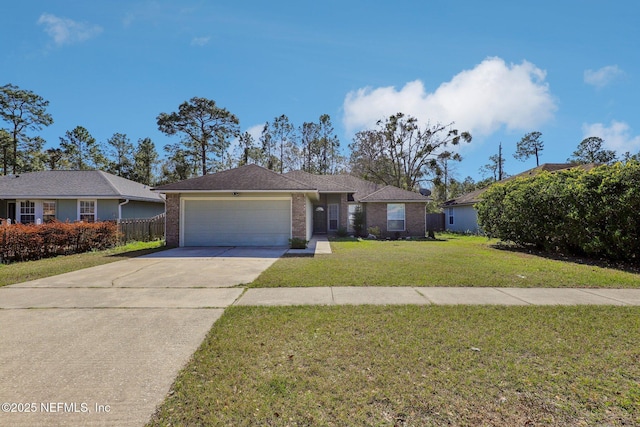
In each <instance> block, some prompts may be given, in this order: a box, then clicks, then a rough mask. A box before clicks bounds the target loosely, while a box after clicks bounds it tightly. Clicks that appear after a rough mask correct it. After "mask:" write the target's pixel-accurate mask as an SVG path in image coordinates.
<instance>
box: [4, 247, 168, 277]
mask: <svg viewBox="0 0 640 427" xmlns="http://www.w3.org/2000/svg"><path fill="white" fill-rule="evenodd" d="M164 248H165V246H164V241H160V240H157V241H154V242H134V243H129V244H126V245H123V246H116V247H115V248H113V249H107V250H104V251H93V252H85V253H82V254H74V255H67V256H58V257H55V258H46V259H40V260H37V261H25V262H15V263H13V264H8V265H7V264H0V286H5V285H12V284H14V283H21V282H26V281H29V280H35V279H41V278H43V277H49V276H55V275H56V274H62V273H68V272H70V271H75V270H81V269H83V268H88V267H95V266H97V265H102V264H108V263H111V262H115V261H122V260H124V259H127V258H133V257H136V256H141V255H146V254H149V253H152V252H157V251H159V250H164Z"/></svg>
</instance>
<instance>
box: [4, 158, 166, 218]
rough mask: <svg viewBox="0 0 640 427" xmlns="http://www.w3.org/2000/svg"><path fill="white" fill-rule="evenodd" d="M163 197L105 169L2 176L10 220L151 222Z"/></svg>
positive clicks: (160, 210) (162, 211) (159, 211)
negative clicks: (134, 219)
mask: <svg viewBox="0 0 640 427" xmlns="http://www.w3.org/2000/svg"><path fill="white" fill-rule="evenodd" d="M162 213H164V199H163V198H162V196H161V195H159V194H158V193H154V192H153V191H151V189H150V188H149V187H148V186H146V185H143V184H139V183H137V182H134V181H130V180H128V179H124V178H120V177H118V176H115V175H111V174H109V173H106V172H102V171H96V170H93V171H44V172H29V173H22V174H19V175H7V176H3V177H0V218H9V219H11V222H20V223H23V224H26V223H41V222H45V221H49V220H54V219H55V220H58V221H63V222H65V221H69V222H74V221H86V222H93V221H106V220H118V219H125V218H151V217H153V216H156V215H159V214H162Z"/></svg>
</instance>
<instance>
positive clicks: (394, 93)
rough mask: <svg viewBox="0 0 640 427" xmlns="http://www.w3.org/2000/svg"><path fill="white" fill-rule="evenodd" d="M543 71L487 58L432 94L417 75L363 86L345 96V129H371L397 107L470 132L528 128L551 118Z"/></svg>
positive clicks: (527, 64)
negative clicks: (383, 84)
mask: <svg viewBox="0 0 640 427" xmlns="http://www.w3.org/2000/svg"><path fill="white" fill-rule="evenodd" d="M545 78H546V72H545V71H543V70H541V69H540V68H538V67H536V66H535V65H534V64H532V63H530V62H527V61H523V62H522V63H521V64H510V65H507V64H506V63H505V62H504V60H502V59H501V58H487V59H485V60H484V61H482V62H481V63H480V64H478V65H477V66H476V67H475V68H473V69H471V70H465V71H462V72H460V73H459V74H457V75H456V76H454V77H453V78H452V79H451V81H448V82H445V83H442V84H441V85H440V86H439V87H438V88H437V89H436V90H435V91H434V92H433V93H428V92H427V91H426V90H425V87H424V84H423V83H422V81H420V80H415V81H412V82H409V83H407V84H406V85H405V86H404V87H403V88H402V89H400V90H399V91H398V90H396V88H395V87H381V88H376V89H373V88H370V87H367V88H363V89H358V90H356V91H353V92H349V93H348V94H347V96H346V97H345V100H344V105H343V107H344V124H345V128H346V129H347V131H348V132H354V131H357V130H360V129H363V128H371V127H372V126H374V125H375V122H376V121H378V120H380V119H384V118H386V117H389V116H390V115H392V114H395V113H397V112H403V113H405V114H409V115H412V116H414V117H416V118H418V119H419V120H422V121H426V120H430V121H431V122H433V123H435V122H441V123H450V122H455V123H456V127H457V128H458V129H461V130H466V131H469V132H471V134H472V135H485V136H486V135H489V134H491V133H493V132H495V131H497V130H498V129H499V128H501V127H502V126H504V127H506V128H507V129H510V130H511V129H519V130H531V129H534V128H536V127H537V126H539V125H540V124H542V123H544V122H546V121H548V120H550V119H551V118H552V117H553V114H554V112H555V110H556V109H557V106H556V104H555V101H554V99H553V97H552V95H551V93H550V91H549V86H548V84H547V83H546V82H545Z"/></svg>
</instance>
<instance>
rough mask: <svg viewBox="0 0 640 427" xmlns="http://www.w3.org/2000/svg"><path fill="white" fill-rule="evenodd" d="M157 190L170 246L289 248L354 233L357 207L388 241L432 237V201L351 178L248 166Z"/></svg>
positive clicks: (368, 223) (161, 187) (367, 222)
mask: <svg viewBox="0 0 640 427" xmlns="http://www.w3.org/2000/svg"><path fill="white" fill-rule="evenodd" d="M154 190H155V191H157V192H159V193H161V194H165V195H166V200H167V225H166V239H167V245H170V246H284V245H288V244H289V239H290V238H301V239H306V240H309V239H310V238H311V236H312V235H313V234H314V233H315V234H330V233H336V232H338V230H340V229H344V230H352V221H353V214H354V213H355V209H356V206H358V205H359V206H361V208H362V210H363V212H364V213H365V218H366V227H378V228H379V229H380V231H381V234H382V236H383V237H396V236H399V237H400V236H401V237H404V236H424V235H425V209H426V202H427V200H428V199H427V198H426V197H424V196H422V195H420V194H418V193H414V192H411V191H405V190H402V189H400V188H397V187H393V186H383V185H378V184H374V183H372V182H368V181H364V180H361V179H358V178H355V177H353V176H350V175H312V174H309V173H306V172H302V171H295V172H289V173H285V174H279V173H276V172H274V171H271V170H268V169H265V168H263V167H260V166H257V165H246V166H242V167H239V168H236V169H230V170H226V171H223V172H218V173H215V174H211V175H205V176H201V177H198V178H192V179H188V180H185V181H180V182H176V183H172V184H167V185H163V186H159V187H157V188H155V189H154Z"/></svg>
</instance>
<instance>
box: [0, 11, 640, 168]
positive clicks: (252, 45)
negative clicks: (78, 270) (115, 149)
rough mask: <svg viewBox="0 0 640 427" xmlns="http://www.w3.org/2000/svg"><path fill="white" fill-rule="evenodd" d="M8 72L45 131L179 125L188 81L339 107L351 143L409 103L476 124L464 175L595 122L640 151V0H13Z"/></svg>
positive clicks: (233, 105)
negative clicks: (529, 138) (163, 117)
mask: <svg viewBox="0 0 640 427" xmlns="http://www.w3.org/2000/svg"><path fill="white" fill-rule="evenodd" d="M2 9H3V10H2V13H3V16H4V17H5V19H4V20H3V25H2V26H0V70H2V71H0V75H1V76H2V78H1V79H0V84H7V83H12V84H14V85H18V86H19V87H21V88H23V89H28V90H31V91H33V92H35V93H37V94H39V95H41V96H43V97H44V98H45V99H47V100H49V101H50V107H49V110H48V111H49V112H50V113H51V114H52V116H53V119H54V122H55V123H54V124H53V125H52V126H50V127H48V128H46V129H44V130H43V131H42V132H40V135H41V136H42V137H43V138H45V139H46V140H47V146H57V145H58V143H59V137H60V136H63V135H64V133H65V132H66V131H67V130H71V129H73V128H74V127H75V126H77V125H81V126H84V127H86V128H87V129H88V130H89V132H91V134H92V135H93V136H94V137H95V138H96V139H98V140H99V141H106V139H107V138H109V137H110V136H111V135H113V134H114V133H116V132H120V133H126V134H127V135H128V136H129V138H130V139H131V140H132V141H133V142H136V141H137V140H138V139H139V138H144V137H151V138H152V139H153V141H154V142H155V144H156V147H157V148H158V150H159V151H161V149H162V147H163V146H164V145H165V144H168V143H171V142H177V140H176V139H174V138H170V137H167V136H165V135H163V134H162V133H160V132H159V131H158V129H157V125H156V117H157V115H158V114H159V113H161V112H171V111H175V110H177V107H178V105H179V104H180V103H181V102H183V101H186V100H188V99H190V98H191V97H194V96H199V97H206V98H210V99H213V100H215V101H216V102H217V103H218V105H220V106H221V107H225V108H227V109H228V110H230V111H231V112H232V113H234V114H236V115H237V116H238V117H239V119H240V123H241V127H242V130H250V131H251V132H252V133H254V134H256V135H257V134H258V133H259V129H260V128H261V126H262V125H263V124H264V122H265V121H267V120H269V121H271V120H273V118H274V117H276V116H279V115H281V114H286V115H287V116H289V118H290V119H291V121H292V122H293V123H294V124H295V125H296V126H298V125H301V124H302V123H303V122H304V121H317V120H318V117H319V116H320V115H321V114H324V113H327V114H329V115H330V116H331V117H332V120H333V123H334V125H335V128H336V131H337V135H338V137H339V139H340V141H341V145H342V146H343V147H345V148H346V146H347V145H348V144H349V143H350V142H351V140H352V137H353V135H354V133H355V132H357V131H358V130H360V129H364V128H368V127H372V126H373V125H374V123H375V122H376V121H377V120H378V119H382V118H385V117H388V116H389V115H391V114H394V113H396V112H398V111H402V112H404V113H407V114H411V115H414V116H416V117H418V118H419V119H421V120H423V121H427V120H430V121H431V122H432V123H435V122H443V123H448V122H452V121H453V122H455V125H456V127H458V128H460V129H461V130H468V131H470V132H471V133H472V135H473V137H474V139H473V141H472V142H471V143H470V144H468V145H466V146H465V147H462V148H461V149H460V153H461V155H462V156H463V161H462V162H461V163H460V164H457V165H456V166H455V174H456V176H457V177H458V178H459V179H463V178H464V177H465V176H467V175H470V176H472V177H473V178H474V179H480V178H481V177H482V175H481V173H480V172H479V168H480V167H481V166H482V165H484V164H486V163H488V158H489V156H490V155H492V154H496V153H497V150H498V143H500V142H502V144H503V152H504V154H505V157H506V164H505V169H506V171H507V172H508V173H511V174H515V173H518V172H521V171H522V170H525V169H528V168H530V167H533V166H535V159H529V160H528V161H526V162H521V161H519V160H516V159H514V158H513V153H514V152H515V146H516V142H517V141H518V140H520V138H521V137H522V136H523V135H524V134H525V133H527V132H531V131H540V132H542V134H543V136H542V139H543V141H544V143H545V149H544V152H543V153H542V157H541V162H563V161H565V160H566V159H567V157H569V156H570V155H571V153H572V152H573V150H575V148H576V146H577V145H578V143H579V142H580V141H581V140H582V139H583V138H585V137H587V136H600V137H602V138H603V139H604V140H605V144H606V148H610V149H614V150H616V151H617V152H619V153H624V152H625V151H630V152H631V153H637V152H639V151H640V115H639V114H638V101H637V94H639V93H640V30H639V29H638V27H639V26H638V25H637V17H638V15H639V14H640V3H638V2H637V1H635V0H618V1H615V2H603V1H591V0H560V1H558V0H556V1H546V0H540V1H535V2H533V1H527V2H514V1H488V2H478V1H453V0H452V1H440V0H432V1H421V2H419V1H405V0H396V1H394V2H380V1H349V0H342V1H334V0H326V1H323V2H306V1H272V2H265V1H246V0H237V1H235V2H228V1H226V2H221V1H193V0H185V1H179V2H178V1H146V0H145V1H135V0H132V1H56V0H49V1H29V0H26V1H24V2H11V3H10V4H9V5H3V8H2Z"/></svg>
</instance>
